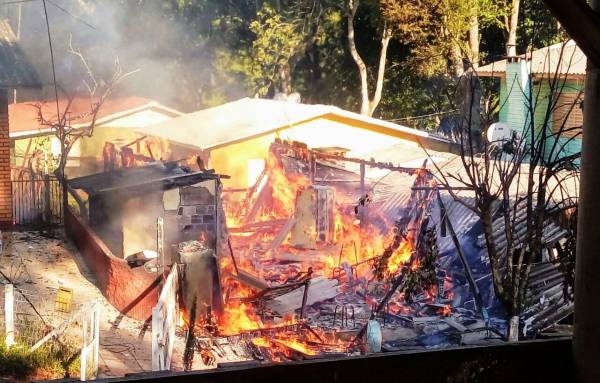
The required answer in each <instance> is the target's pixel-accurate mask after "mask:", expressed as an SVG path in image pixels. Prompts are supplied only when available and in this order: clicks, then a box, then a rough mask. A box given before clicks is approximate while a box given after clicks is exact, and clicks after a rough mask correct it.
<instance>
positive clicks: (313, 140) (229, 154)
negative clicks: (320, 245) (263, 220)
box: [139, 98, 456, 188]
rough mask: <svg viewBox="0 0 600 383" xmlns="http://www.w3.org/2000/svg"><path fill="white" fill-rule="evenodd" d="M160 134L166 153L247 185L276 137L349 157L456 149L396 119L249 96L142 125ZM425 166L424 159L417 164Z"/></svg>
mask: <svg viewBox="0 0 600 383" xmlns="http://www.w3.org/2000/svg"><path fill="white" fill-rule="evenodd" d="M139 133H140V134H141V135H144V136H153V137H158V138H159V140H158V144H159V145H160V146H161V148H160V149H161V150H162V153H161V156H162V157H164V159H171V160H175V159H181V158H186V156H189V155H192V154H194V153H196V154H198V153H201V154H202V156H203V158H204V161H205V162H206V163H207V165H208V167H210V168H214V169H216V171H218V172H219V173H221V174H227V175H229V176H231V179H229V180H225V182H224V184H225V185H226V186H227V187H230V188H247V187H249V186H251V185H252V184H253V183H254V181H255V180H256V179H257V177H258V175H259V174H260V173H261V171H262V169H263V167H264V164H265V160H266V159H267V156H268V153H269V146H270V145H271V143H272V142H273V141H274V139H275V138H276V137H279V138H282V139H287V140H293V141H300V142H303V143H306V144H307V145H308V147H310V148H331V147H335V148H338V149H337V152H339V151H342V152H345V153H346V154H347V156H349V157H363V158H365V157H366V158H367V159H368V158H370V154H371V153H373V152H377V151H379V150H383V149H385V148H389V147H391V146H394V145H397V146H398V152H397V156H396V157H395V162H398V161H401V162H405V161H414V160H417V159H419V160H420V162H421V163H422V162H423V159H424V158H426V154H425V153H424V151H423V150H422V149H421V146H423V147H426V148H428V149H431V150H433V151H439V152H450V151H453V150H456V145H455V144H452V143H451V142H450V141H449V140H447V139H445V138H441V137H437V136H433V135H431V134H429V133H427V132H424V131H419V130H415V129H411V128H407V127H404V126H401V125H397V124H394V123H391V122H387V121H383V120H378V119H375V118H370V117H366V116H363V115H360V114H357V113H352V112H348V111H345V110H342V109H340V108H337V107H334V106H328V105H307V104H299V103H292V102H285V101H275V100H265V99H251V98H244V99H241V100H238V101H235V102H230V103H227V104H224V105H221V106H218V107H214V108H210V109H205V110H201V111H198V112H194V113H190V114H186V115H184V116H181V117H178V118H174V119H172V120H169V121H165V122H163V123H161V124H158V125H154V126H149V127H146V128H142V129H139ZM418 166H420V165H418Z"/></svg>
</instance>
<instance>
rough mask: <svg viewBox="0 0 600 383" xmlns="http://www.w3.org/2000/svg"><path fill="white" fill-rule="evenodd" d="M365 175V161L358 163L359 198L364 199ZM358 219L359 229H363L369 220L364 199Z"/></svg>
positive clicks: (365, 188) (365, 190) (365, 191)
mask: <svg viewBox="0 0 600 383" xmlns="http://www.w3.org/2000/svg"><path fill="white" fill-rule="evenodd" d="M366 173H367V171H366V164H365V161H361V162H360V198H365V195H366V194H367V187H366V184H365V176H366ZM359 219H360V227H361V228H365V227H366V226H367V221H368V219H369V210H368V205H367V202H366V199H365V203H364V205H363V206H361V207H360V215H359Z"/></svg>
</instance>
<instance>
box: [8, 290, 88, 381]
mask: <svg viewBox="0 0 600 383" xmlns="http://www.w3.org/2000/svg"><path fill="white" fill-rule="evenodd" d="M57 294H58V292H57ZM58 303H59V300H58V298H57V300H56V302H53V301H52V300H49V299H47V297H46V299H44V297H41V296H40V294H36V293H34V292H32V291H28V290H25V289H23V288H22V287H16V286H13V285H11V284H0V341H2V342H3V343H4V346H5V347H19V348H24V349H28V350H29V351H31V352H33V351H35V350H37V349H39V348H41V347H44V348H45V349H46V352H47V351H48V350H52V349H58V350H60V352H58V353H55V357H57V358H60V360H59V361H60V362H61V364H64V365H65V366H66V365H67V364H71V363H76V362H77V360H76V358H77V357H79V366H77V365H76V364H74V370H71V372H74V373H77V370H79V379H80V380H82V381H85V380H92V379H95V378H96V376H97V374H98V358H99V350H100V305H99V303H98V302H97V301H90V302H86V303H85V304H81V305H77V306H75V307H73V308H72V309H71V307H70V305H69V311H68V312H65V311H64V308H65V307H64V306H62V305H59V304H58Z"/></svg>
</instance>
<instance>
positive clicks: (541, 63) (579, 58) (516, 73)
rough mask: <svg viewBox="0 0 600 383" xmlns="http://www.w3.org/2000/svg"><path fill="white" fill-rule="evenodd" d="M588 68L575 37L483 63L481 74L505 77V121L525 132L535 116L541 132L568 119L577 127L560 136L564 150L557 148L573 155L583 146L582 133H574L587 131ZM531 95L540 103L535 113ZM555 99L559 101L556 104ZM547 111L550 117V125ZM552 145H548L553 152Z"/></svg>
mask: <svg viewBox="0 0 600 383" xmlns="http://www.w3.org/2000/svg"><path fill="white" fill-rule="evenodd" d="M585 70H586V57H585V54H584V53H583V51H581V49H579V47H578V46H577V45H576V44H575V42H573V41H569V42H566V43H559V44H555V45H551V46H549V47H546V48H542V49H538V50H535V51H533V52H531V53H527V54H526V55H521V56H518V57H514V58H509V59H505V60H500V61H496V62H494V63H491V64H488V65H485V66H483V67H480V68H479V69H478V74H479V76H481V77H495V78H499V79H500V115H499V120H500V122H504V123H506V124H508V125H509V126H510V127H511V128H512V129H514V130H516V131H518V132H521V134H522V135H524V128H525V126H530V121H531V118H532V117H533V122H534V125H535V127H536V129H537V130H538V131H539V130H540V129H542V126H544V125H545V126H546V127H547V128H548V129H552V131H553V132H559V131H560V129H561V126H562V124H563V122H564V123H565V127H566V128H575V129H573V130H570V131H569V132H564V134H563V135H562V136H561V137H559V138H558V140H559V142H558V146H559V147H562V146H564V150H563V151H562V153H557V152H556V151H555V152H554V153H553V155H559V154H560V155H570V154H573V153H577V152H580V151H581V135H580V136H579V137H578V138H573V136H574V135H576V134H578V133H580V132H581V127H582V123H583V109H582V105H583V103H582V101H583V89H584V80H585ZM555 78H556V79H557V80H558V81H557V83H556V85H555V86H554V87H553V86H551V85H550V84H551V83H552V81H553V79H555ZM529 99H531V100H532V104H531V105H533V106H534V107H533V109H534V113H533V116H531V114H530V113H529V110H530V108H529V107H528V105H529V101H528V100H529ZM552 104H553V105H555V106H554V107H550V105H552ZM549 111H550V112H549ZM546 116H548V117H549V119H548V123H547V124H544V121H545V118H546ZM552 146H553V145H547V147H546V156H547V157H549V156H550V154H551V152H550V151H551V150H552Z"/></svg>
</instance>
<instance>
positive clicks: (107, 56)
mask: <svg viewBox="0 0 600 383" xmlns="http://www.w3.org/2000/svg"><path fill="white" fill-rule="evenodd" d="M175 3H176V2H172V1H147V0H146V1H145V0H110V1H106V0H46V4H47V10H48V19H49V22H50V30H51V36H52V44H53V51H54V60H55V66H56V77H57V82H58V83H59V85H60V86H61V87H63V88H64V89H65V90H66V91H67V92H69V93H71V94H73V93H74V94H80V95H86V94H87V93H86V92H87V90H86V87H85V86H84V84H83V80H85V79H88V78H89V77H88V75H87V73H86V70H85V67H84V66H83V65H82V63H81V61H80V59H79V58H78V57H76V56H74V55H72V54H71V53H69V41H70V39H72V44H73V46H74V47H75V48H76V49H79V50H80V51H81V52H82V54H83V55H84V57H85V58H86V61H87V63H88V65H89V66H90V68H91V70H92V72H93V73H94V75H95V76H96V77H99V78H105V79H106V78H109V77H110V76H111V75H112V74H113V73H114V65H115V60H116V59H118V60H119V63H120V66H121V67H122V68H123V71H124V72H128V71H132V70H138V72H136V73H135V74H134V75H132V76H130V77H128V78H127V79H126V80H124V82H123V83H122V84H120V85H119V87H118V89H116V92H117V96H129V95H135V96H143V97H148V98H152V99H155V100H157V101H160V102H163V103H165V104H167V105H169V106H173V107H175V108H179V109H182V110H187V111H189V110H196V109H198V108H199V107H200V106H201V104H202V100H203V97H204V96H205V95H204V94H203V93H204V92H206V88H207V87H209V85H210V83H211V81H214V78H213V71H214V68H213V59H212V53H211V51H210V49H208V48H207V38H206V37H202V35H201V33H199V32H198V31H196V30H194V28H192V26H191V25H189V21H186V19H185V17H184V16H185V15H183V14H182V13H181V12H179V11H178V10H176V8H174V7H176V5H175ZM19 7H20V8H21V9H20V17H19ZM0 17H5V18H8V19H9V22H10V23H11V25H12V26H13V29H14V30H15V31H20V33H19V34H20V43H21V46H22V48H23V49H24V51H25V53H26V54H27V55H28V56H29V58H30V60H31V61H32V63H33V64H34V66H35V68H36V69H37V71H38V73H39V75H40V77H41V80H42V82H43V84H45V86H44V89H43V90H42V91H37V92H21V95H20V96H19V100H18V101H30V100H34V99H40V98H41V99H47V100H51V99H52V98H53V87H52V84H53V81H52V68H51V61H50V54H49V47H48V36H47V32H46V24H45V23H46V21H45V16H44V9H43V3H42V1H41V0H33V1H30V2H24V3H20V4H10V5H4V6H2V7H0ZM19 20H20V21H19ZM209 22H210V21H209ZM241 93H242V92H241V91H240V96H242V95H243V94H241Z"/></svg>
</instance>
